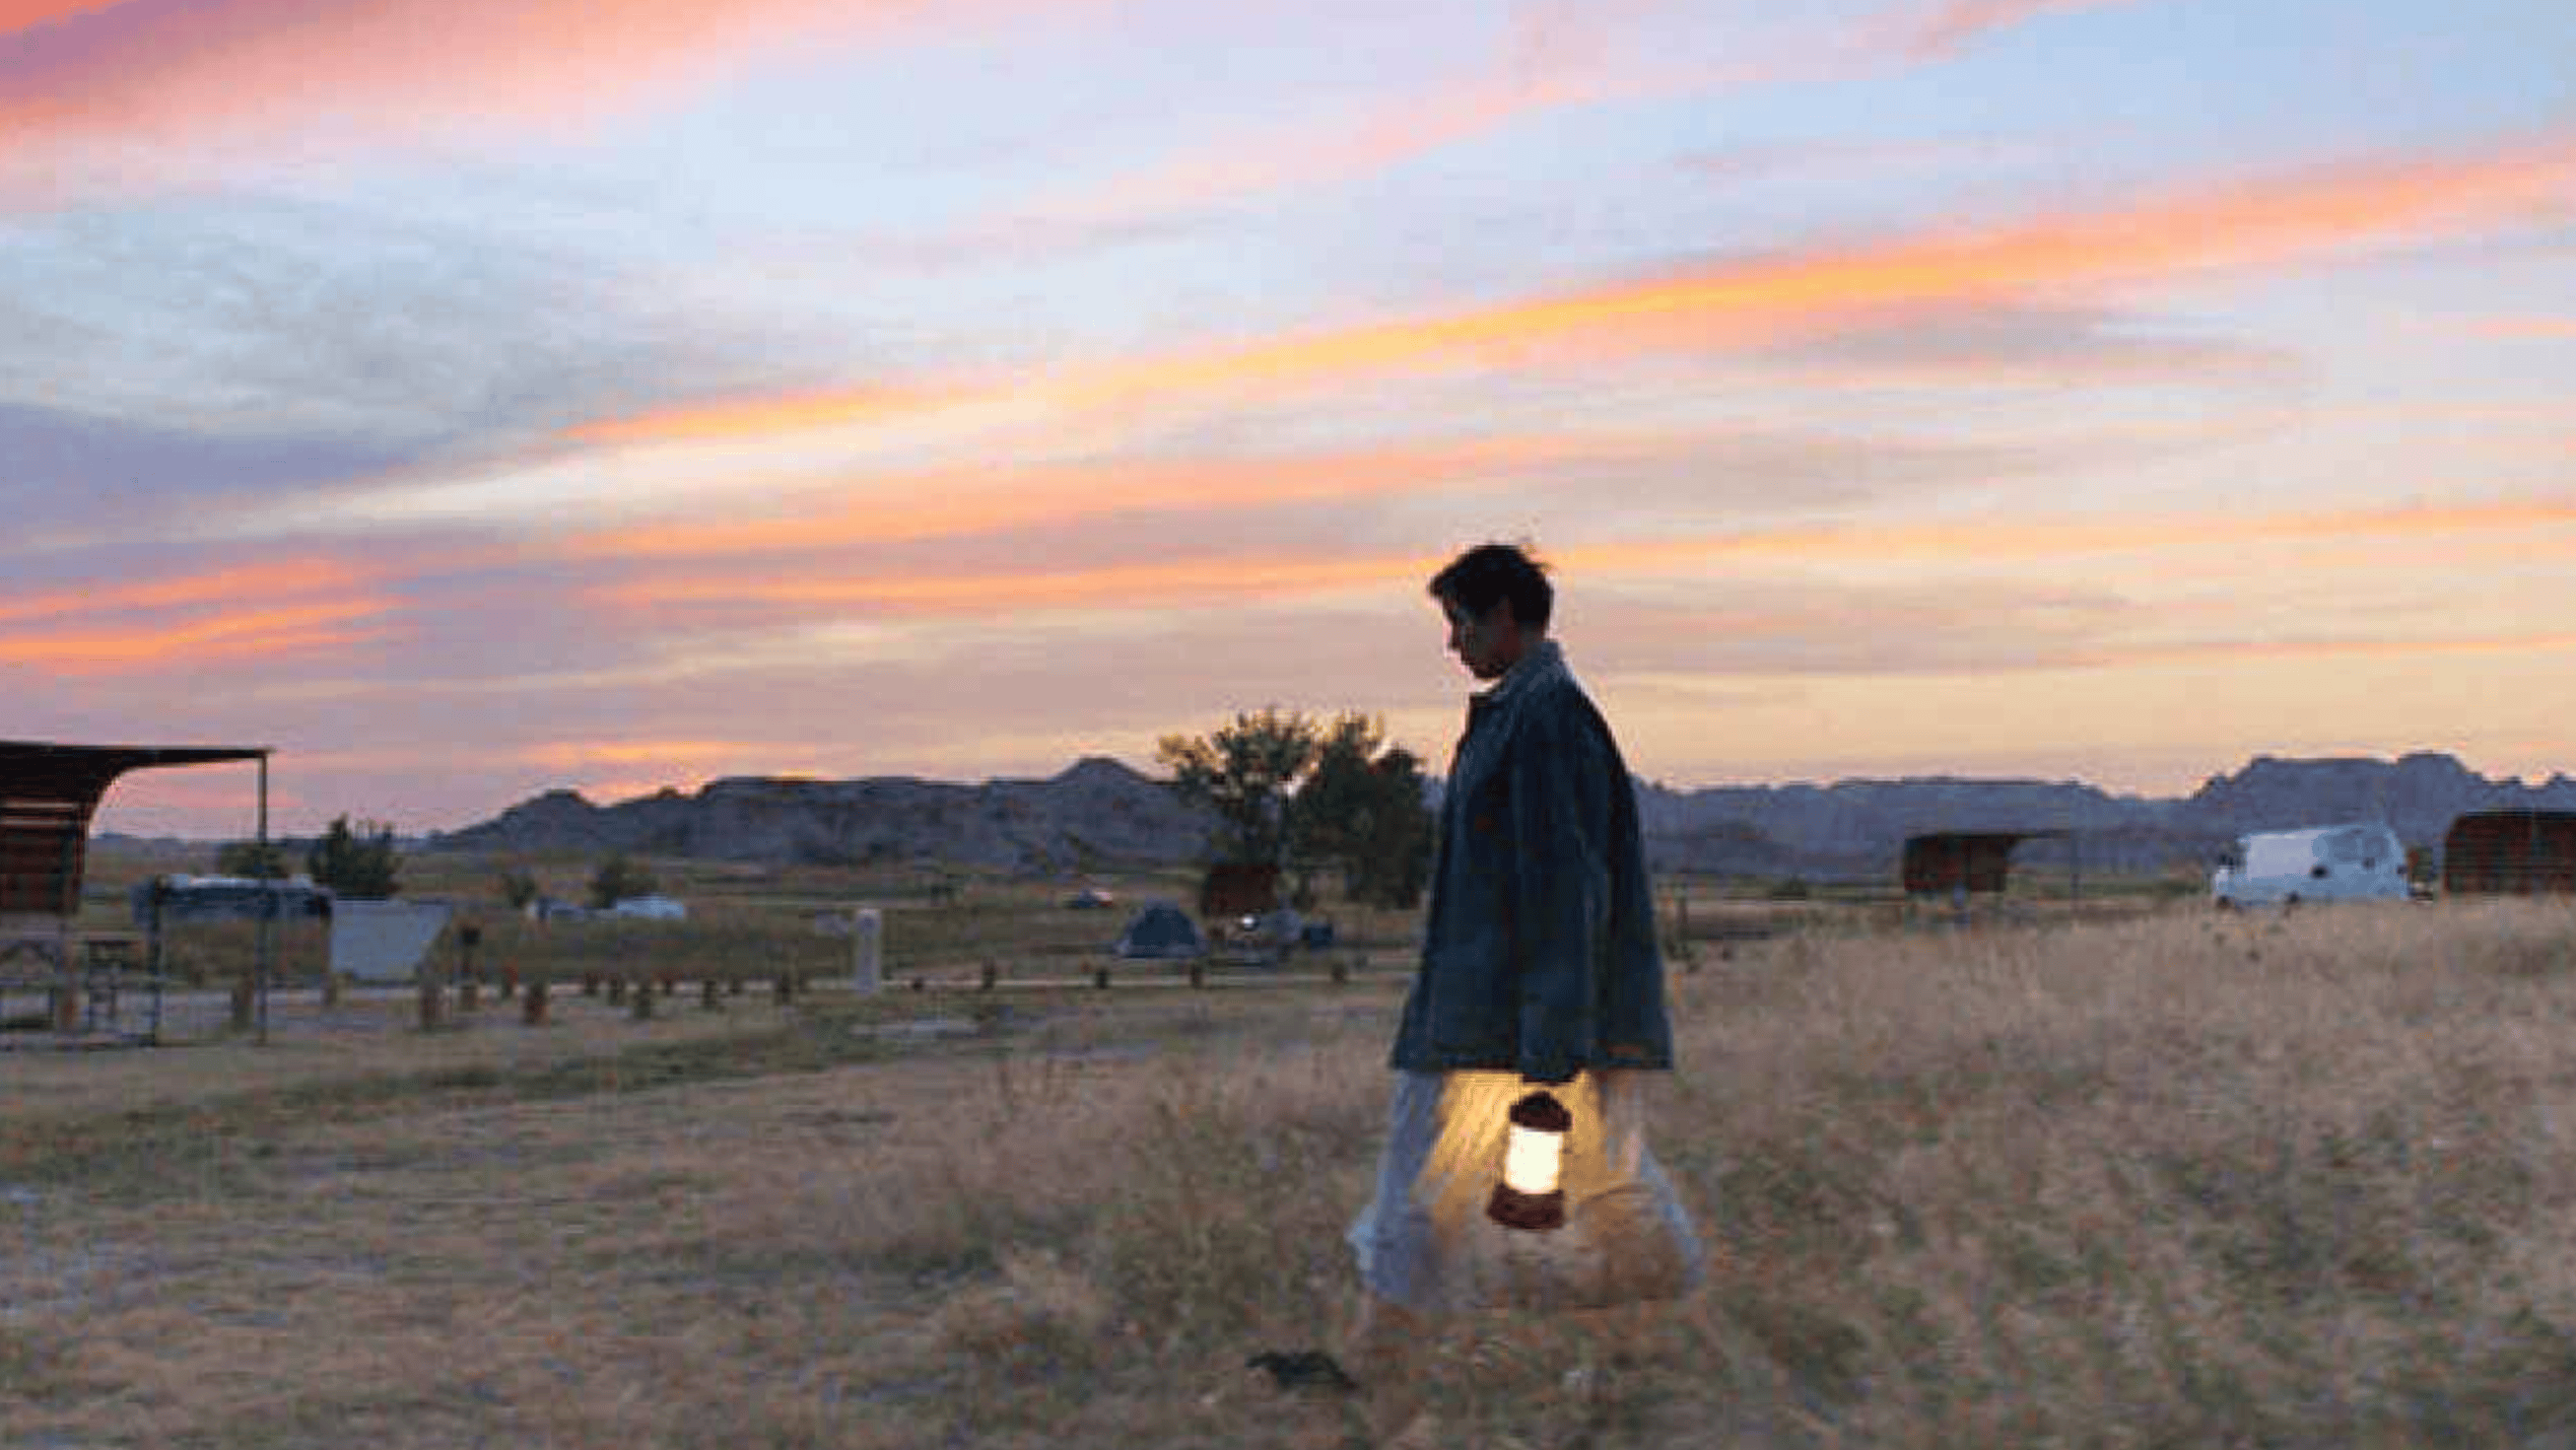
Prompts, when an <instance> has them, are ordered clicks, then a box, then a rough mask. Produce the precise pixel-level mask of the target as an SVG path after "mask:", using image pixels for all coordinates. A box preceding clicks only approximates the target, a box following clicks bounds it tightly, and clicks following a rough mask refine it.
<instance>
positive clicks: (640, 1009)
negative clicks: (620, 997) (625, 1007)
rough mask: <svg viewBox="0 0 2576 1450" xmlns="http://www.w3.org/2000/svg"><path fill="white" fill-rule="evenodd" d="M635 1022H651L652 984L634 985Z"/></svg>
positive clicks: (639, 983)
mask: <svg viewBox="0 0 2576 1450" xmlns="http://www.w3.org/2000/svg"><path fill="white" fill-rule="evenodd" d="M635 1020H636V1021H638V1022H650V1021H652V1020H653V984H652V983H651V982H649V981H648V982H638V983H636V984H635Z"/></svg>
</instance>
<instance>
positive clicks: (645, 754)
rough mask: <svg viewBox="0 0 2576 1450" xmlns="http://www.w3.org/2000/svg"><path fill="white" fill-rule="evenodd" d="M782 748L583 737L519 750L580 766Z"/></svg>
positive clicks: (692, 761) (705, 759)
mask: <svg viewBox="0 0 2576 1450" xmlns="http://www.w3.org/2000/svg"><path fill="white" fill-rule="evenodd" d="M780 748H781V747H779V746H776V745H772V744H765V743H759V742H752V741H743V740H580V741H557V742H554V743H552V744H547V745H534V746H530V747H528V748H526V749H524V750H521V751H520V752H518V758H519V759H520V760H523V761H525V762H527V763H528V764H530V765H542V766H546V767H548V768H550V769H557V770H579V769H584V768H587V767H591V766H601V765H619V766H624V765H707V764H722V763H724V762H726V761H732V760H741V759H743V758H745V757H758V756H774V755H776V754H778V753H779V751H780ZM793 748H800V749H801V748H802V747H793Z"/></svg>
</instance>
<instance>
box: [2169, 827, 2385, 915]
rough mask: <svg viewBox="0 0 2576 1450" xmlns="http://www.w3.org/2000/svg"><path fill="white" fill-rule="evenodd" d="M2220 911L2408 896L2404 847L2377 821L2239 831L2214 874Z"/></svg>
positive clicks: (2214, 896) (2213, 892)
mask: <svg viewBox="0 0 2576 1450" xmlns="http://www.w3.org/2000/svg"><path fill="white" fill-rule="evenodd" d="M2209 894H2210V899H2211V900H2212V901H2214V902H2216V903H2217V904H2218V906H2219V907H2220V908H2221V909H2226V908H2230V907H2239V906H2296V905H2298V904H2299V903H2301V902H2303V901H2403V900H2405V899H2406V898H2407V895H2408V890H2407V884H2406V845H2405V843H2404V842H2402V841H2400V840H2398V839H2397V833H2396V832H2395V831H2392V830H2390V829H2389V828H2388V827H2386V826H2384V825H2380V824H2377V823H2376V822H2355V823H2353V824H2350V825H2341V826H2313V827H2310V828H2309V829H2307V830H2304V831H2265V832H2261V833H2259V834H2256V835H2251V836H2239V837H2237V838H2236V844H2235V846H2234V847H2232V848H2231V849H2229V851H2228V852H2227V853H2226V854H2225V855H2224V856H2221V857H2220V858H2219V866H2218V870H2217V871H2216V872H2215V873H2213V874H2212V875H2211V876H2210V878H2209Z"/></svg>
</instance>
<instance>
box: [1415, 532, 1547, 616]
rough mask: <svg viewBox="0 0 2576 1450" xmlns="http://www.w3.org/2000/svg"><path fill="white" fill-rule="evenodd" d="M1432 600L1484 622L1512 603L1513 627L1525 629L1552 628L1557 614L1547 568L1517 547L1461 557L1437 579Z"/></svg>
mask: <svg viewBox="0 0 2576 1450" xmlns="http://www.w3.org/2000/svg"><path fill="white" fill-rule="evenodd" d="M1431 595H1432V597H1433V598H1435V599H1442V600H1447V601H1449V602H1451V603H1454V604H1456V605H1458V606H1459V607H1460V608H1462V609H1465V610H1466V611H1467V612H1468V613H1469V614H1473V615H1478V616H1482V615H1483V614H1484V613H1485V612H1486V611H1488V610H1490V609H1492V608H1493V607H1494V606H1495V605H1496V604H1497V603H1499V602H1501V601H1503V600H1506V599H1508V600H1510V601H1511V605H1512V620H1513V622H1514V623H1516V624H1518V625H1520V626H1521V627H1522V628H1524V629H1545V628H1547V618H1548V615H1549V614H1551V613H1553V612H1554V611H1555V608H1556V588H1555V586H1554V585H1551V584H1549V583H1548V582H1547V566H1546V565H1545V564H1543V563H1540V562H1539V561H1538V559H1537V558H1536V557H1534V556H1533V555H1532V554H1531V553H1530V552H1529V550H1527V549H1526V548H1523V547H1521V546H1520V545H1517V544H1478V545H1477V546H1476V547H1474V548H1472V549H1469V550H1468V551H1467V552H1465V553H1463V554H1460V555H1459V556H1458V557H1457V558H1455V559H1452V560H1450V561H1449V567H1448V568H1446V569H1443V570H1441V571H1440V572H1439V573H1437V574H1434V575H1432V576H1431Z"/></svg>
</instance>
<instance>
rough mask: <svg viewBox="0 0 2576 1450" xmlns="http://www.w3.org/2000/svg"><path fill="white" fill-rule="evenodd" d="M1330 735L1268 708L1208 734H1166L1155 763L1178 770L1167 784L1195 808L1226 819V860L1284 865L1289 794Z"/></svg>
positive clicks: (1301, 717) (1310, 723)
mask: <svg viewBox="0 0 2576 1450" xmlns="http://www.w3.org/2000/svg"><path fill="white" fill-rule="evenodd" d="M1322 744H1323V732H1322V731H1321V730H1320V729H1319V728H1318V727H1317V725H1316V724H1315V722H1313V721H1311V720H1309V719H1307V718H1306V717H1305V716H1304V715H1301V714H1299V713H1297V712H1296V711H1294V710H1290V711H1286V712H1284V713H1283V712H1282V711H1281V710H1280V709H1279V708H1278V707H1277V706H1275V705H1273V706H1268V707H1265V708H1264V709H1263V710H1262V711H1261V712H1260V713H1259V714H1237V715H1236V716H1235V717H1234V723H1232V724H1230V725H1225V726H1221V727H1219V728H1218V729H1217V730H1216V731H1215V732H1213V733H1212V734H1208V735H1204V736H1192V735H1166V736H1164V737H1163V738H1162V740H1161V741H1160V742H1159V743H1158V744H1157V745H1156V746H1155V748H1154V755H1155V758H1156V759H1157V760H1158V761H1160V762H1161V763H1162V764H1163V765H1164V766H1165V767H1167V768H1169V769H1170V770H1171V772H1172V779H1171V780H1169V781H1166V782H1165V784H1166V785H1167V786H1168V787H1169V788H1170V789H1171V791H1172V793H1173V794H1174V795H1176V796H1178V797H1180V798H1181V799H1182V800H1183V801H1186V802H1188V803H1189V804H1191V805H1198V806H1206V807H1208V808H1210V809H1211V810H1214V811H1215V812H1216V814H1217V818H1218V819H1219V820H1222V821H1223V822H1225V827H1226V836H1225V840H1224V842H1223V844H1222V845H1221V846H1220V847H1219V851H1220V854H1221V856H1222V859H1224V860H1226V861H1230V862H1237V863H1240V864H1244V865H1256V866H1257V865H1271V864H1275V863H1277V862H1278V860H1279V859H1280V856H1281V854H1282V852H1283V850H1284V849H1285V846H1286V826H1287V814H1288V799H1289V793H1290V792H1291V791H1292V790H1293V789H1294V788H1295V786H1296V784H1297V782H1298V780H1299V779H1300V778H1301V777H1303V776H1304V775H1305V774H1306V772H1307V771H1308V770H1309V769H1310V768H1312V766H1313V765H1314V763H1315V757H1316V754H1317V752H1318V751H1319V750H1320V749H1321V748H1322Z"/></svg>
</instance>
